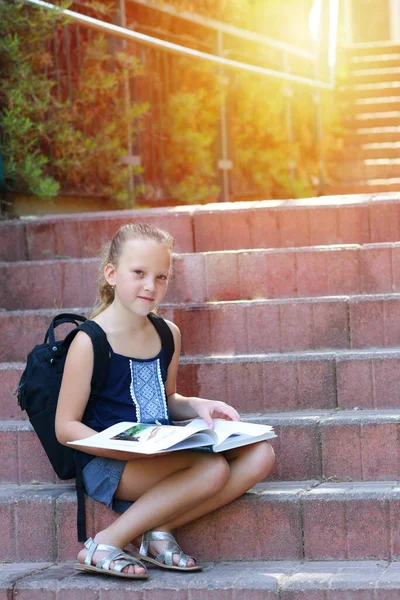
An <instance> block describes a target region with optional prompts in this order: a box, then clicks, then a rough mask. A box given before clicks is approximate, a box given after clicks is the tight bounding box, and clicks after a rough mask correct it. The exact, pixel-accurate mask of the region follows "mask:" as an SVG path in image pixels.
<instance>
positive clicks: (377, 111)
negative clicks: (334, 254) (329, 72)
mask: <svg viewBox="0 0 400 600" xmlns="http://www.w3.org/2000/svg"><path fill="white" fill-rule="evenodd" d="M346 60H347V61H349V76H348V81H347V83H346V85H345V86H343V87H342V89H341V91H340V93H341V94H342V97H343V98H344V100H345V104H346V109H345V110H346V112H347V113H348V114H347V115H346V116H345V119H344V123H343V125H344V127H345V128H346V135H345V139H344V148H343V153H342V155H341V158H340V162H339V163H337V165H335V167H334V168H333V169H332V172H333V175H334V180H335V183H334V184H329V185H328V186H326V187H325V188H324V193H325V194H327V193H331V194H360V193H376V192H390V191H397V190H398V189H399V185H400V46H399V45H395V44H393V43H390V42H382V43H376V44H372V43H364V44H355V45H354V46H352V47H351V48H349V49H348V52H347V55H346Z"/></svg>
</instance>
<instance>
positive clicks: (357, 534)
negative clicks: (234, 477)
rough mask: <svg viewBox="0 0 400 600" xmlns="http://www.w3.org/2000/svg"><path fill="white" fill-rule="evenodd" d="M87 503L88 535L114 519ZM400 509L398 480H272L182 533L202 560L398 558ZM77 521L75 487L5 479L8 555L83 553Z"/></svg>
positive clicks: (2, 505)
mask: <svg viewBox="0 0 400 600" xmlns="http://www.w3.org/2000/svg"><path fill="white" fill-rule="evenodd" d="M86 506H87V523H88V527H87V533H88V535H93V534H94V533H95V531H98V530H99V529H102V528H104V527H106V526H107V525H108V524H110V522H111V521H112V520H113V514H112V512H111V511H110V510H109V509H107V508H106V507H105V506H104V505H100V504H99V503H96V502H94V501H92V500H90V499H89V500H87V504H86ZM399 512H400V484H399V483H398V482H395V481H393V482H342V483H319V482H317V481H310V482H267V483H261V484H258V485H257V486H256V487H255V488H253V489H252V490H251V491H250V492H249V493H247V494H245V495H244V496H242V497H241V498H240V499H238V500H236V501H235V502H234V503H232V504H230V505H229V506H227V507H224V508H222V509H220V510H218V511H215V512H214V513H212V514H211V515H208V516H206V517H203V518H202V519H200V520H199V521H197V522H196V523H193V524H190V525H188V526H186V527H184V528H183V529H182V530H180V531H179V532H178V536H177V537H178V540H179V541H180V543H181V544H182V547H183V548H190V552H191V553H193V554H194V556H196V557H198V559H199V560H218V561H221V560H285V559H290V560H293V559H307V560H332V559H337V560H344V559H348V560H361V559H380V560H393V559H396V560H398V559H399V558H400V543H399V533H398V521H399ZM75 522H76V495H75V490H74V489H73V488H72V487H71V488H70V487H69V486H67V485H53V484H47V485H25V486H13V485H10V484H5V485H2V486H0V525H1V530H2V533H3V535H2V540H3V541H2V545H1V547H0V561H2V562H6V561H13V562H22V561H32V560H34V561H55V560H61V561H63V560H73V559H75V557H76V554H77V551H78V550H79V548H80V545H79V544H78V542H77V541H76V530H75V526H74V525H75ZM38 523H40V526H39V527H38ZM232 523H235V526H234V527H232ZM256 532H257V534H256ZM238 540H240V542H239V541H238Z"/></svg>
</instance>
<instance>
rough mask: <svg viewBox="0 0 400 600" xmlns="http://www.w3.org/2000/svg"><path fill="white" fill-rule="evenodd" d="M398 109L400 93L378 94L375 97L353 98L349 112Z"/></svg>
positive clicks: (378, 111)
mask: <svg viewBox="0 0 400 600" xmlns="http://www.w3.org/2000/svg"><path fill="white" fill-rule="evenodd" d="M399 110H400V95H393V96H379V97H377V98H373V97H372V98H355V99H354V102H353V105H352V106H351V107H350V113H351V114H359V113H363V112H364V113H365V112H375V113H381V112H391V111H399Z"/></svg>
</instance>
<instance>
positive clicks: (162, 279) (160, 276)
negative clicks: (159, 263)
mask: <svg viewBox="0 0 400 600" xmlns="http://www.w3.org/2000/svg"><path fill="white" fill-rule="evenodd" d="M158 279H160V280H161V281H167V276H166V275H159V276H158Z"/></svg>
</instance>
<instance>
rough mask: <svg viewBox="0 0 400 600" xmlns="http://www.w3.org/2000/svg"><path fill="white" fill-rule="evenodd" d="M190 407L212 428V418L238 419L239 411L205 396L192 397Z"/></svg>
mask: <svg viewBox="0 0 400 600" xmlns="http://www.w3.org/2000/svg"><path fill="white" fill-rule="evenodd" d="M191 405H192V408H193V409H194V410H195V411H196V412H197V414H198V415H199V417H201V418H202V419H203V420H204V421H205V422H206V423H207V425H208V427H209V428H210V429H214V422H213V419H226V420H227V421H240V416H239V413H238V412H237V411H236V410H235V409H234V408H233V407H232V406H229V404H226V403H225V402H218V401H217V400H206V399H205V398H193V400H192V402H191Z"/></svg>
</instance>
